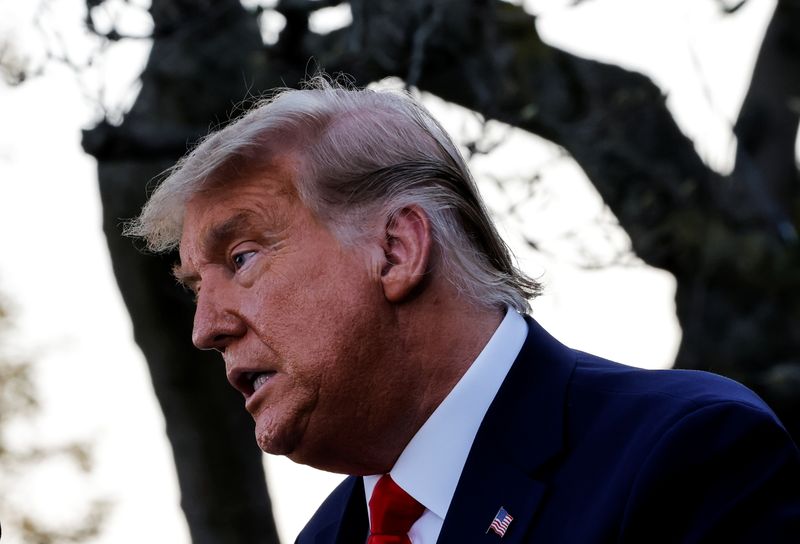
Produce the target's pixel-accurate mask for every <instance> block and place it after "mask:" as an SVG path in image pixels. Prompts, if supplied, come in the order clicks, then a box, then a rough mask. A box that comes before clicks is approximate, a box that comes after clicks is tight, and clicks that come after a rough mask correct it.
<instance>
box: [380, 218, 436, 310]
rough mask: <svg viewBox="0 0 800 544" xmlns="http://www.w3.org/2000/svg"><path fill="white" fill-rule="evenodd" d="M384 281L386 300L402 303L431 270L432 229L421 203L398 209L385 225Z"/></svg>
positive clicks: (382, 274) (382, 278) (382, 281)
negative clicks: (429, 268)
mask: <svg viewBox="0 0 800 544" xmlns="http://www.w3.org/2000/svg"><path fill="white" fill-rule="evenodd" d="M383 252H384V263H383V267H382V269H381V283H382V285H383V292H384V295H385V297H386V300H388V301H389V302H403V301H404V300H406V299H408V298H409V297H410V296H411V295H412V294H413V293H414V291H415V290H416V289H417V287H419V286H420V284H421V283H422V281H423V279H424V277H425V274H426V273H427V272H428V265H429V261H430V253H431V228H430V221H429V220H428V216H427V215H426V214H425V212H424V211H423V210H422V208H420V207H419V206H409V207H407V208H403V209H401V210H399V211H398V212H397V213H396V214H394V216H393V217H392V218H391V219H390V220H389V222H388V223H387V225H386V232H385V238H384V247H383Z"/></svg>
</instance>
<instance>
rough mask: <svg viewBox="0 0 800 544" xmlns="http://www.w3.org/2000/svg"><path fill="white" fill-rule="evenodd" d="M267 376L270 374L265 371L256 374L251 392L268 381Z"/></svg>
mask: <svg viewBox="0 0 800 544" xmlns="http://www.w3.org/2000/svg"><path fill="white" fill-rule="evenodd" d="M269 377H270V375H269V374H266V373H265V374H259V375H258V376H256V378H255V379H254V380H253V392H254V393H255V392H256V391H258V390H259V388H260V387H261V386H262V385H264V384H265V383H267V381H269Z"/></svg>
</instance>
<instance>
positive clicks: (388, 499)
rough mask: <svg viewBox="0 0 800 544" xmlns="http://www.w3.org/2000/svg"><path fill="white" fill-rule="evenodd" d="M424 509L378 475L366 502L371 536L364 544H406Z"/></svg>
mask: <svg viewBox="0 0 800 544" xmlns="http://www.w3.org/2000/svg"><path fill="white" fill-rule="evenodd" d="M424 511H425V507H424V506H423V505H422V504H420V503H419V502H417V501H416V500H415V499H414V497H412V496H411V495H409V494H408V493H406V492H405V491H404V490H403V488H402V487H400V486H399V485H397V484H396V483H395V481H394V480H392V478H391V476H389V475H388V474H385V475H383V476H381V479H380V480H378V483H377V484H375V489H374V490H373V491H372V497H371V498H370V500H369V517H370V527H371V528H370V537H369V541H368V543H367V544H390V543H392V544H394V543H397V544H407V543H409V542H410V540H409V539H408V536H407V533H408V531H409V529H411V526H412V525H414V522H415V521H417V520H418V519H419V517H420V516H421V515H422V513H423V512H424Z"/></svg>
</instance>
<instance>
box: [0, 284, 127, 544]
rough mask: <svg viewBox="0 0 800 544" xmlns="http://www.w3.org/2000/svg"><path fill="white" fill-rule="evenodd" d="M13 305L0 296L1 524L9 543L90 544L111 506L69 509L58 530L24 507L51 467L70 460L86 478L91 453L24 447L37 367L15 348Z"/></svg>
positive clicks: (74, 447)
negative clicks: (17, 433)
mask: <svg viewBox="0 0 800 544" xmlns="http://www.w3.org/2000/svg"><path fill="white" fill-rule="evenodd" d="M15 332H16V330H15V326H14V322H13V316H12V315H11V311H10V310H9V303H8V301H7V299H5V298H4V297H2V296H0V488H1V489H2V490H3V493H2V494H0V523H2V526H3V533H4V534H5V536H6V538H7V539H9V538H11V539H12V541H17V542H24V543H26V544H60V543H71V542H89V541H91V540H92V539H93V538H95V537H96V536H98V535H99V534H100V532H101V530H102V528H103V524H104V522H105V520H106V517H107V515H108V513H109V512H110V506H111V505H110V503H109V502H107V501H104V500H100V499H94V500H92V501H90V502H89V504H85V505H82V504H80V501H77V502H76V503H70V504H68V505H64V507H65V510H70V511H71V512H72V515H71V519H70V520H69V521H68V522H66V523H58V524H55V523H53V522H51V521H50V520H48V519H45V516H43V515H41V513H38V512H37V513H32V510H31V509H29V508H27V507H26V506H27V505H26V504H24V503H23V499H21V498H20V496H23V495H24V494H23V493H18V492H20V491H21V489H22V487H23V486H24V485H25V481H26V478H28V477H30V476H31V475H32V474H33V473H34V472H35V471H36V470H37V469H38V468H40V467H42V466H43V465H44V464H45V463H49V462H52V461H56V460H58V459H66V460H68V461H69V463H70V464H71V465H72V466H73V467H74V468H76V469H77V470H78V471H80V472H81V473H82V474H84V475H88V473H89V472H90V471H91V469H92V457H91V450H90V447H89V446H88V445H87V444H85V443H79V442H74V443H68V444H64V445H59V446H50V445H48V446H42V445H37V444H21V442H24V441H23V440H19V439H17V440H15V439H14V436H13V435H14V432H13V430H14V428H15V427H20V426H26V425H30V424H33V423H34V422H35V420H36V417H37V415H38V413H39V403H38V401H37V390H36V384H35V382H34V365H35V363H32V362H31V361H28V360H26V358H25V357H24V356H22V355H20V354H18V353H16V349H15V348H16V346H14V345H13V342H11V338H13V337H14V335H15Z"/></svg>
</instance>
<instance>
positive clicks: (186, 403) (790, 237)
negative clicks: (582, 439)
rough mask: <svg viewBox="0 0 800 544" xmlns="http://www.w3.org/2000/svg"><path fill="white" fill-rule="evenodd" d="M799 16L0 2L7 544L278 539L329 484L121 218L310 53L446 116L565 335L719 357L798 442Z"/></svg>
mask: <svg viewBox="0 0 800 544" xmlns="http://www.w3.org/2000/svg"><path fill="white" fill-rule="evenodd" d="M797 28H800V2H798V1H797V0H526V1H525V2H520V1H517V2H513V1H509V2H506V1H500V0H406V1H404V2H398V1H394V0H372V1H371V2H368V1H366V0H351V1H350V2H339V1H336V0H263V1H257V0H242V1H241V2H240V1H239V0H216V1H211V0H196V1H190V0H151V1H148V0H0V71H1V72H2V76H3V77H2V80H0V233H1V234H0V524H2V529H3V531H2V532H3V542H8V543H12V544H19V543H37V544H38V543H42V544H45V543H61V542H92V543H95V542H102V543H128V542H170V543H189V542H193V543H228V542H230V543H240V542H241V543H244V542H247V543H276V542H279V540H278V539H280V542H284V543H287V542H291V541H293V539H294V537H295V535H296V534H297V532H298V531H299V530H300V529H301V528H302V526H303V524H304V523H305V521H306V520H307V519H308V517H309V516H310V515H311V514H312V513H313V511H314V510H315V509H316V507H317V506H318V505H319V503H320V502H321V501H322V500H323V498H324V497H325V496H326V495H327V493H328V491H329V490H330V489H332V488H333V487H334V486H335V485H336V484H337V483H338V482H339V481H340V480H341V478H342V476H340V475H331V474H325V473H321V472H318V471H314V470H312V469H309V468H307V467H302V466H298V465H294V464H293V463H291V462H289V461H287V460H285V459H280V458H274V457H271V456H266V455H263V454H261V452H260V451H259V450H258V449H257V448H256V446H255V441H254V438H253V431H252V424H251V422H250V418H249V416H248V415H247V413H246V412H245V411H244V410H243V409H242V408H243V407H242V401H241V397H240V396H239V394H238V393H236V392H235V391H233V390H232V389H231V388H230V387H229V386H228V384H227V382H226V380H225V378H224V369H223V366H222V362H221V360H219V359H218V358H216V357H215V356H214V355H213V354H207V353H200V352H198V351H196V350H194V349H193V348H192V346H191V344H190V340H189V331H190V328H191V315H192V306H191V301H190V300H189V299H188V297H187V295H186V294H185V293H184V292H183V291H182V290H181V289H180V288H178V287H177V286H176V285H175V282H174V281H173V280H172V279H171V277H170V275H169V268H170V266H171V264H172V263H173V262H174V259H175V257H174V256H164V257H154V256H150V255H146V254H143V253H142V252H140V251H138V250H137V248H136V247H135V244H134V243H132V242H131V241H130V240H127V239H123V238H122V237H121V236H120V227H121V225H122V223H123V221H124V220H125V219H126V218H130V217H132V216H134V215H135V214H136V213H137V212H138V210H139V208H140V207H141V205H142V204H143V202H144V199H145V197H146V194H147V189H148V188H152V186H153V181H152V180H153V179H154V178H156V177H157V176H158V175H159V173H161V172H162V171H163V170H165V169H166V168H168V167H169V166H170V165H172V164H173V163H174V162H175V160H177V159H178V158H179V157H180V156H181V155H182V154H184V153H185V152H186V150H187V149H188V148H189V147H191V145H192V143H193V142H196V141H197V140H198V138H200V137H202V136H203V135H204V134H206V133H207V132H208V131H209V130H210V129H212V128H214V127H217V126H220V125H221V124H224V123H225V122H226V121H227V120H229V119H230V118H231V117H232V116H235V115H237V114H238V113H240V112H241V111H242V106H240V105H239V104H241V103H242V101H243V100H245V101H250V102H252V100H253V99H254V98H255V97H259V96H262V95H263V94H264V93H266V92H268V91H269V90H270V89H272V88H274V87H277V86H295V85H297V84H298V82H300V81H301V80H302V79H304V78H306V77H307V76H309V75H311V74H313V73H314V71H315V70H317V69H318V68H322V69H325V70H327V71H328V72H330V73H339V72H343V73H346V74H349V75H350V76H351V78H352V80H353V81H354V82H355V83H357V84H358V85H368V84H369V85H378V86H384V87H392V88H406V89H408V90H409V91H410V92H412V93H414V94H415V95H417V96H419V97H420V98H421V99H422V100H423V101H424V103H425V104H426V105H427V106H428V107H429V108H430V109H431V110H432V111H433V112H434V114H435V115H436V117H437V118H439V119H440V120H441V121H442V122H443V123H444V124H445V126H446V128H447V129H448V130H449V131H450V132H451V134H453V135H454V137H455V139H456V140H457V141H458V142H459V143H460V144H461V145H462V150H463V152H464V154H465V156H466V157H467V158H468V159H469V162H470V164H471V167H472V168H473V171H474V173H475V175H476V178H477V180H478V183H479V185H480V187H481V190H482V192H483V194H484V196H485V197H486V199H487V201H488V203H489V205H490V208H491V209H492V211H493V213H494V214H495V217H496V218H497V220H498V222H499V223H500V226H501V231H502V233H503V234H504V236H505V237H506V238H507V240H508V241H509V243H510V244H511V246H512V248H513V249H514V251H515V253H516V255H517V257H518V259H519V261H520V262H521V264H522V265H523V268H525V269H526V270H527V271H528V272H529V273H531V274H532V275H534V276H537V277H540V278H541V279H542V281H543V282H544V284H545V286H546V294H545V295H544V296H542V297H541V298H540V299H538V300H537V301H535V302H534V305H533V308H534V310H533V314H534V316H535V317H536V318H537V319H538V320H539V321H540V322H541V323H542V324H543V325H544V326H545V327H546V328H548V329H549V330H550V331H551V332H553V333H554V334H555V335H556V337H558V338H559V339H561V340H562V341H564V342H566V343H568V344H570V345H572V346H573V347H576V348H579V349H583V350H586V351H591V352H594V353H597V354H600V355H603V356H606V357H610V358H613V359H616V360H619V361H621V362H625V363H628V364H633V365H638V366H644V367H648V368H665V367H670V366H673V365H674V366H677V367H681V368H702V369H706V370H711V371H714V372H718V373H721V374H724V375H727V376H730V377H733V378H735V379H737V380H739V381H742V382H744V383H745V384H747V385H748V386H749V387H751V388H753V389H755V390H756V391H757V392H758V393H759V394H761V395H762V396H763V397H764V398H765V399H766V400H767V401H768V402H769V403H770V404H771V405H772V406H773V408H774V409H775V410H776V411H777V412H778V414H779V415H780V416H781V417H782V419H783V420H784V422H785V423H786V425H787V427H789V429H790V432H792V433H793V435H794V436H795V437H797V436H800V349H799V348H800V285H798V283H800V273H799V272H800V267H799V266H798V265H800V245H799V244H798V234H797V224H798V220H799V219H800V185H798V116H799V115H800V34H798V33H797V31H796V29H797ZM321 311H324V309H321Z"/></svg>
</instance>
